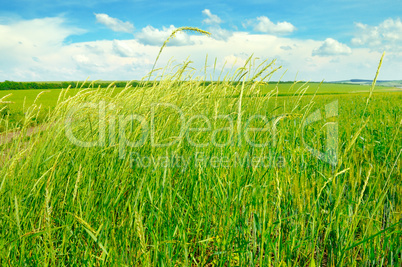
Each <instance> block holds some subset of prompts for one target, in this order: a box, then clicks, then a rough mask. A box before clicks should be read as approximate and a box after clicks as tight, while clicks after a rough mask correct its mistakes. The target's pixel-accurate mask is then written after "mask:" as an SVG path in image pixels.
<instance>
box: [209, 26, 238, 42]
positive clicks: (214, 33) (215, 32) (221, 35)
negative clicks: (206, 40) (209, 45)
mask: <svg viewBox="0 0 402 267" xmlns="http://www.w3.org/2000/svg"><path fill="white" fill-rule="evenodd" d="M208 31H209V32H210V33H211V37H212V38H214V39H215V40H222V41H227V40H228V39H229V38H230V37H231V36H232V35H233V32H231V31H228V30H226V29H222V28H221V27H219V26H216V27H210V28H209V29H208Z"/></svg>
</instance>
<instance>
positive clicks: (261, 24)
mask: <svg viewBox="0 0 402 267" xmlns="http://www.w3.org/2000/svg"><path fill="white" fill-rule="evenodd" d="M249 25H254V28H253V29H254V31H256V32H263V33H269V34H279V35H280V34H289V33H292V32H294V31H295V30H296V27H295V26H293V25H292V24H291V23H289V22H287V21H283V22H277V23H276V24H275V23H273V22H272V21H271V20H270V19H269V18H267V17H265V16H261V17H257V19H256V20H249V21H247V22H246V23H245V24H244V25H243V26H249Z"/></svg>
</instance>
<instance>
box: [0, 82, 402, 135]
mask: <svg viewBox="0 0 402 267" xmlns="http://www.w3.org/2000/svg"><path fill="white" fill-rule="evenodd" d="M276 88H277V90H278V92H277V95H278V96H292V95H294V94H300V93H301V92H303V94H304V95H333V94H361V93H368V92H369V90H370V86H368V85H353V84H333V83H323V84H320V83H314V82H313V83H306V82H298V83H291V82H281V83H275V82H271V83H269V84H268V85H265V86H261V88H260V90H259V91H258V92H257V93H254V94H257V95H259V96H263V95H265V94H267V93H268V92H270V91H272V90H276ZM123 89H124V88H116V89H115V93H116V94H117V93H118V92H120V91H121V90H123ZM393 90H395V88H393V87H383V86H380V87H377V88H376V91H375V93H386V92H392V91H393ZM61 91H62V88H60V89H44V90H41V89H35V90H0V99H2V98H3V97H6V96H7V97H6V98H5V99H4V100H3V102H6V103H3V104H2V103H1V102H0V109H2V108H3V111H2V112H0V114H1V115H2V117H3V118H4V117H5V116H6V115H8V116H9V117H8V122H9V125H8V127H6V126H5V125H4V123H5V121H2V123H0V132H2V131H5V130H6V129H9V130H11V129H13V128H19V127H21V125H22V124H23V121H24V119H25V117H24V114H25V113H26V111H27V109H28V108H29V107H31V106H32V105H33V104H35V105H36V106H38V107H40V114H39V116H35V120H33V121H32V125H36V124H38V123H42V122H43V121H44V120H45V118H46V116H47V115H48V113H49V112H50V111H51V110H53V109H54V107H55V106H56V104H57V100H58V97H59V95H60V92H61ZM77 92H78V89H71V90H69V93H68V95H69V96H74V95H75V94H76V93H77ZM253 96H255V95H253ZM233 97H237V96H236V95H235V94H234V95H233Z"/></svg>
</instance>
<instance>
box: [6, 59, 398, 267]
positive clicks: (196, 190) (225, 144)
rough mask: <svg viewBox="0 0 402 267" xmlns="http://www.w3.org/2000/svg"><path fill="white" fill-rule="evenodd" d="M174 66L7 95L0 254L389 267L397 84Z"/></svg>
mask: <svg viewBox="0 0 402 267" xmlns="http://www.w3.org/2000/svg"><path fill="white" fill-rule="evenodd" d="M185 66H186V65H184V66H183V68H182V69H179V70H178V72H182V73H187V72H188V73H189V76H190V77H191V79H189V80H188V81H186V82H183V81H181V80H177V79H176V78H169V77H178V75H176V74H177V73H171V75H170V76H169V75H166V76H165V78H164V79H163V80H162V81H161V82H159V83H154V84H153V85H150V86H143V87H141V86H139V87H132V88H117V89H115V90H113V89H112V88H109V89H99V90H94V89H81V90H76V91H71V92H66V91H65V90H54V91H51V92H49V93H45V94H43V95H41V97H40V98H39V99H38V100H37V102H36V103H35V105H34V106H30V105H31V104H33V103H34V101H35V98H36V96H37V94H38V93H39V91H29V90H28V91H14V92H12V93H13V95H12V96H10V97H9V98H8V99H7V100H9V101H13V102H15V104H12V105H10V111H11V112H10V115H9V116H8V117H7V116H6V117H3V119H2V123H3V125H7V123H8V121H9V120H10V118H11V117H12V114H13V112H17V113H18V112H23V113H25V114H23V115H22V118H23V119H20V121H18V122H16V125H17V124H18V127H19V128H20V129H21V135H20V136H19V137H18V138H16V139H14V140H13V141H12V142H11V143H3V144H0V151H1V152H2V154H1V155H0V162H1V166H2V167H1V169H0V265H11V266H21V265H27V266H38V265H40V266H42V265H46V266H101V265H106V266H400V264H401V262H402V245H401V244H402V224H401V219H402V214H401V210H402V199H401V197H400V196H401V194H402V180H401V178H402V156H401V153H402V138H401V136H402V129H401V128H402V93H401V92H385V91H387V90H388V89H389V88H375V89H374V91H372V90H371V89H370V86H359V85H336V84H323V85H322V86H321V89H319V90H318V91H317V90H316V89H317V86H318V84H316V83H312V84H310V87H309V88H307V86H308V85H304V84H303V83H297V84H292V83H280V84H279V85H278V87H276V86H275V83H271V84H269V85H268V86H267V85H266V84H265V83H264V82H263V81H258V77H264V76H265V75H268V74H269V72H267V70H265V71H264V69H262V70H261V71H262V72H261V73H260V74H259V75H258V77H257V78H255V79H253V80H252V81H251V80H250V81H248V80H246V79H245V80H242V82H240V83H235V84H234V83H231V81H232V79H233V78H230V77H229V78H227V79H226V80H224V81H222V82H220V83H211V84H209V85H208V86H205V85H203V83H202V82H200V81H199V79H197V77H192V76H191V71H189V70H187V69H186V68H185ZM165 71H166V73H168V72H169V70H165ZM239 71H240V72H241V71H242V70H239ZM258 72H259V70H256V73H258ZM240 74H241V73H240ZM240 74H238V75H239V76H240ZM268 77H269V75H268ZM8 93H9V92H1V91H0V97H2V96H4V95H6V94H8ZM24 99H26V100H25V105H22V103H24ZM56 103H57V104H56ZM40 104H42V108H44V109H46V108H48V111H47V112H46V114H45V115H41V113H40V112H39V113H38V110H39V105H40ZM22 106H24V108H23V109H22ZM49 108H50V109H49ZM38 116H43V117H41V121H45V122H46V123H47V125H49V126H48V129H47V130H45V131H42V132H41V133H39V134H34V135H31V136H30V137H29V138H27V137H24V135H23V134H24V132H25V131H27V129H28V128H29V127H30V126H31V125H32V121H37V120H38Z"/></svg>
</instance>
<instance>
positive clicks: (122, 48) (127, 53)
mask: <svg viewBox="0 0 402 267" xmlns="http://www.w3.org/2000/svg"><path fill="white" fill-rule="evenodd" d="M113 51H114V52H115V53H116V54H117V55H119V56H121V57H133V56H135V53H134V51H133V49H132V48H131V47H130V46H129V45H128V44H127V42H125V41H119V40H114V41H113Z"/></svg>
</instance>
